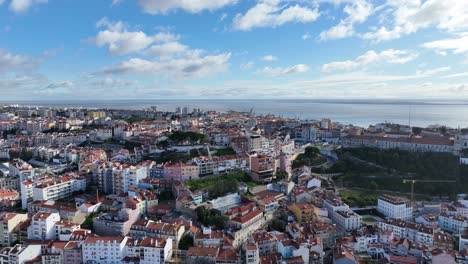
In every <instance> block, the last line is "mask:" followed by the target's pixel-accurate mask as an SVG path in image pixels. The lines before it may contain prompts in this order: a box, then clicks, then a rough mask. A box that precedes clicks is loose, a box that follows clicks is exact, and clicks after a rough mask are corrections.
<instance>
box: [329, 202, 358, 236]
mask: <svg viewBox="0 0 468 264" xmlns="http://www.w3.org/2000/svg"><path fill="white" fill-rule="evenodd" d="M323 205H324V207H325V208H326V209H327V211H328V215H329V217H330V218H331V219H332V220H333V221H334V222H336V224H337V225H338V226H339V227H341V228H342V229H344V230H346V231H351V230H355V229H358V228H359V227H361V225H362V217H361V216H360V215H358V214H356V213H355V212H353V211H352V210H351V209H349V206H348V205H347V204H345V203H343V202H342V201H341V200H340V199H337V198H335V199H326V200H324V201H323Z"/></svg>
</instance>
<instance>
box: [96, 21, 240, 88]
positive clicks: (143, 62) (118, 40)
mask: <svg viewBox="0 0 468 264" xmlns="http://www.w3.org/2000/svg"><path fill="white" fill-rule="evenodd" d="M96 25H97V26H98V27H103V26H104V27H106V30H104V31H100V32H99V33H98V35H97V37H96V38H95V39H94V42H95V43H96V45H97V46H103V45H108V46H109V53H111V54H115V55H124V54H129V53H136V54H138V55H140V57H132V58H130V59H127V60H125V61H123V62H121V63H118V64H116V65H114V66H111V67H106V68H104V69H102V70H100V71H98V72H97V73H99V74H147V75H148V76H152V77H154V78H164V79H165V80H167V81H173V80H177V78H201V77H206V76H210V75H213V74H215V73H220V72H223V71H225V70H226V69H227V67H228V61H229V59H230V57H231V53H217V54H207V52H206V51H204V50H201V49H191V48H190V47H189V46H187V45H184V44H182V43H180V42H179V38H180V37H179V36H178V35H175V34H172V33H168V32H159V33H157V34H154V35H148V34H146V33H144V32H142V31H138V32H133V31H128V30H127V27H126V25H125V24H124V23H123V22H121V21H119V22H110V21H108V20H107V19H106V18H103V19H101V20H100V21H99V22H98V23H97V24H96Z"/></svg>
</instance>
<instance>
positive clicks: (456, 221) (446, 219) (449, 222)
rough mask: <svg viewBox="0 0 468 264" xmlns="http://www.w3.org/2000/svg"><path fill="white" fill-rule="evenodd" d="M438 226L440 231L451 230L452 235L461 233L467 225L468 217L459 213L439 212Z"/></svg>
mask: <svg viewBox="0 0 468 264" xmlns="http://www.w3.org/2000/svg"><path fill="white" fill-rule="evenodd" d="M439 226H440V229H441V230H442V231H446V232H451V233H453V234H454V235H458V234H463V232H464V230H465V228H467V227H468V218H466V217H464V216H461V215H447V214H441V215H440V216H439Z"/></svg>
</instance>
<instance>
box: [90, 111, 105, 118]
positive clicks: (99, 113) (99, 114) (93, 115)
mask: <svg viewBox="0 0 468 264" xmlns="http://www.w3.org/2000/svg"><path fill="white" fill-rule="evenodd" d="M88 116H89V117H91V118H104V117H106V112H104V111H92V112H89V113H88Z"/></svg>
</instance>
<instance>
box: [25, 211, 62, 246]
mask: <svg viewBox="0 0 468 264" xmlns="http://www.w3.org/2000/svg"><path fill="white" fill-rule="evenodd" d="M58 221H60V216H59V214H58V213H46V212H37V213H36V214H35V215H34V216H33V217H32V218H31V225H30V226H29V227H28V239H34V240H45V239H55V238H56V233H55V223H56V222H58Z"/></svg>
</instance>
